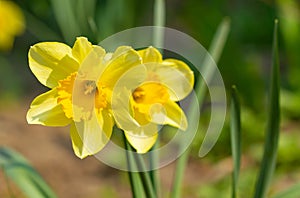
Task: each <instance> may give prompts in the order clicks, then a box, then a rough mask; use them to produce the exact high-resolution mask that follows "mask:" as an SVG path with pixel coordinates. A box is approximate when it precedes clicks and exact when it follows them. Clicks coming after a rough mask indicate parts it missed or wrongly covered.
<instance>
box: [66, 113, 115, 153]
mask: <svg viewBox="0 0 300 198" xmlns="http://www.w3.org/2000/svg"><path fill="white" fill-rule="evenodd" d="M112 126H113V120H112V117H111V116H110V115H109V113H108V112H107V111H101V112H99V113H97V115H95V114H94V115H93V116H92V117H91V119H89V120H84V121H81V122H73V123H72V124H71V129H70V135H71V139H72V145H73V150H74V152H75V154H76V155H77V156H78V157H79V158H81V159H83V158H85V157H87V156H89V155H93V154H96V153H97V152H99V151H100V150H101V149H102V148H103V147H104V146H105V145H106V144H107V142H108V141H109V139H110V136H111V133H112Z"/></svg>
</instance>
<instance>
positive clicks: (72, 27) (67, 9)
mask: <svg viewBox="0 0 300 198" xmlns="http://www.w3.org/2000/svg"><path fill="white" fill-rule="evenodd" d="M51 3H52V7H53V11H54V15H55V18H56V21H57V23H58V25H59V27H60V29H61V31H62V34H63V36H64V39H65V40H66V42H67V43H68V44H69V45H71V44H73V42H74V40H75V38H76V37H77V36H80V35H81V31H80V28H79V26H78V23H77V20H76V16H75V13H74V10H75V9H74V7H73V6H74V5H75V4H76V2H75V3H74V1H73V0H63V1H62V0H51Z"/></svg>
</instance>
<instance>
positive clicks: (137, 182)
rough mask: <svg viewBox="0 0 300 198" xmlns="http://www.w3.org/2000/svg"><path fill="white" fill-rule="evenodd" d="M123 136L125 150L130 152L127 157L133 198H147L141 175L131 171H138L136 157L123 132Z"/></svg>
mask: <svg viewBox="0 0 300 198" xmlns="http://www.w3.org/2000/svg"><path fill="white" fill-rule="evenodd" d="M122 136H123V139H124V144H125V148H126V150H128V151H129V152H126V157H127V166H128V169H129V170H128V171H127V172H128V176H129V181H130V186H131V190H132V197H133V198H139V197H145V192H144V188H143V184H142V181H141V179H140V176H139V173H137V172H133V171H131V170H135V169H136V164H135V160H134V156H133V154H132V151H133V150H132V148H131V146H130V144H129V143H128V141H127V140H126V137H125V135H124V133H123V132H122Z"/></svg>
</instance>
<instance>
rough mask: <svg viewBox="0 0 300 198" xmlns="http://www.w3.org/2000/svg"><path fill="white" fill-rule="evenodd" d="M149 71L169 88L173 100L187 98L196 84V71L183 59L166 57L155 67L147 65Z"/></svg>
mask: <svg viewBox="0 0 300 198" xmlns="http://www.w3.org/2000/svg"><path fill="white" fill-rule="evenodd" d="M146 67H147V69H148V70H149V72H154V73H155V75H157V76H158V79H159V81H160V82H161V83H162V84H163V85H165V86H166V87H167V88H168V89H169V94H170V97H171V100H173V101H179V100H182V99H183V98H185V97H186V96H187V95H188V94H189V93H190V92H191V91H192V90H193V86H194V73H193V71H192V70H191V69H190V68H189V67H188V66H187V65H186V64H185V63H184V62H182V61H179V60H175V59H166V60H164V61H163V63H162V64H156V66H155V67H153V66H151V65H146Z"/></svg>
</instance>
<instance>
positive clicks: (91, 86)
mask: <svg viewBox="0 0 300 198" xmlns="http://www.w3.org/2000/svg"><path fill="white" fill-rule="evenodd" d="M96 88H97V86H96V83H95V81H92V80H87V81H86V82H85V85H84V95H89V94H92V93H94V92H95V91H96Z"/></svg>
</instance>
